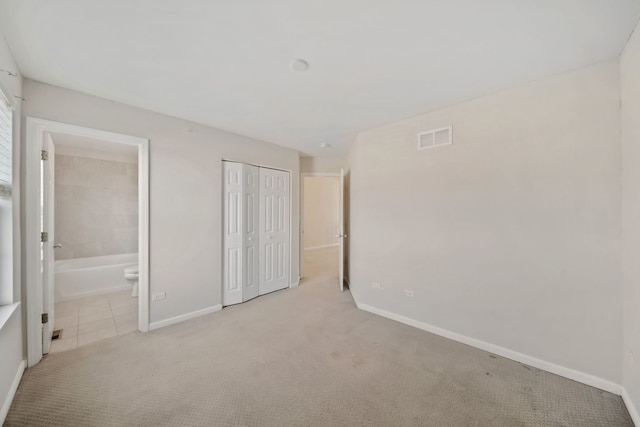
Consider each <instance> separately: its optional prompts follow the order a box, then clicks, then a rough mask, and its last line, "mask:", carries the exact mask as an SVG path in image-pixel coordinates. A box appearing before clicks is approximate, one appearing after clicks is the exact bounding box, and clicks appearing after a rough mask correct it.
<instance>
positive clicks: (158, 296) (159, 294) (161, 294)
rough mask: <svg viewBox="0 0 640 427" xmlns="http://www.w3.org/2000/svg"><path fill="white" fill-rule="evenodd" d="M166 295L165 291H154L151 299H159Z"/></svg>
mask: <svg viewBox="0 0 640 427" xmlns="http://www.w3.org/2000/svg"><path fill="white" fill-rule="evenodd" d="M166 297H167V293H166V292H164V291H163V292H156V293H155V294H153V295H152V296H151V301H161V300H163V299H165V298H166Z"/></svg>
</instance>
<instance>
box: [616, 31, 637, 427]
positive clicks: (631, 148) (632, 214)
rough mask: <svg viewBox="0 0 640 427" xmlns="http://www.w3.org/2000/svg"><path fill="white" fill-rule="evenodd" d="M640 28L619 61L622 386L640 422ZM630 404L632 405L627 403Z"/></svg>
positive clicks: (631, 409)
mask: <svg viewBox="0 0 640 427" xmlns="http://www.w3.org/2000/svg"><path fill="white" fill-rule="evenodd" d="M639 76H640V26H638V27H636V30H635V32H634V34H633V36H632V37H631V39H630V40H629V43H628V44H627V47H626V48H625V50H624V52H623V54H622V57H621V59H620V87H621V97H622V159H623V164H622V166H623V168H622V236H623V239H622V242H623V246H622V254H623V273H624V294H623V301H624V345H623V359H622V360H623V385H624V387H625V389H626V391H627V393H628V394H629V397H630V401H631V402H632V406H633V408H631V407H630V408H629V410H630V412H631V411H633V412H635V417H636V418H635V421H636V422H638V421H639V420H640V412H639V411H640V78H639ZM627 404H629V402H627Z"/></svg>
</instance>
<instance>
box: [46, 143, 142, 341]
mask: <svg viewBox="0 0 640 427" xmlns="http://www.w3.org/2000/svg"><path fill="white" fill-rule="evenodd" d="M45 138H46V139H48V138H50V141H49V144H50V147H49V151H48V156H47V157H48V159H47V162H49V165H48V167H50V168H53V174H49V175H47V174H43V179H44V180H45V181H46V180H47V179H50V178H53V181H54V182H53V183H50V187H51V188H52V190H53V191H51V192H50V197H52V198H53V200H52V202H53V207H54V209H53V218H49V222H50V223H51V222H52V223H53V224H52V225H53V233H51V231H49V236H48V237H49V239H54V240H53V248H54V251H53V257H54V261H53V264H54V265H53V278H52V279H53V280H52V284H53V288H54V293H53V295H54V304H55V305H54V318H53V319H51V320H50V322H53V323H52V328H53V332H52V341H51V346H50V351H49V352H51V353H54V352H59V351H65V350H70V349H74V348H76V347H81V346H84V345H87V344H91V343H93V342H96V341H99V340H102V339H105V338H110V337H114V336H119V335H124V334H127V333H130V332H133V331H135V330H137V329H138V301H137V298H138V293H139V292H138V282H137V275H138V271H137V268H138V150H137V147H135V146H133V145H127V144H118V143H114V142H109V141H103V140H98V139H93V138H87V137H83V136H77V135H70V134H63V133H55V132H51V133H50V132H47V134H46V135H45ZM43 164H44V162H43ZM43 211H44V210H43ZM49 230H51V227H49ZM45 344H46V343H45ZM43 351H46V349H43Z"/></svg>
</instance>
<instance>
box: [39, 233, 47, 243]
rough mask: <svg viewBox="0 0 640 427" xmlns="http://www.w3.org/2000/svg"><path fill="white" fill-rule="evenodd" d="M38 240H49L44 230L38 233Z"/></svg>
mask: <svg viewBox="0 0 640 427" xmlns="http://www.w3.org/2000/svg"><path fill="white" fill-rule="evenodd" d="M40 241H41V242H48V241H49V233H47V232H46V231H43V232H42V233H40Z"/></svg>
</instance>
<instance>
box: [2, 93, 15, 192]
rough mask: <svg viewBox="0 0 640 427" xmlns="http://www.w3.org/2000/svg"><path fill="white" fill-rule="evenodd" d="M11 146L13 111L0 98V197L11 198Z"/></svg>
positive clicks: (3, 99)
mask: <svg viewBox="0 0 640 427" xmlns="http://www.w3.org/2000/svg"><path fill="white" fill-rule="evenodd" d="M12 145H13V111H12V110H11V108H10V107H9V105H8V102H7V101H6V99H5V98H4V97H0V197H10V196H11V170H12V168H11V163H12V162H11V159H12V155H11V153H12V150H11V146H12Z"/></svg>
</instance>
